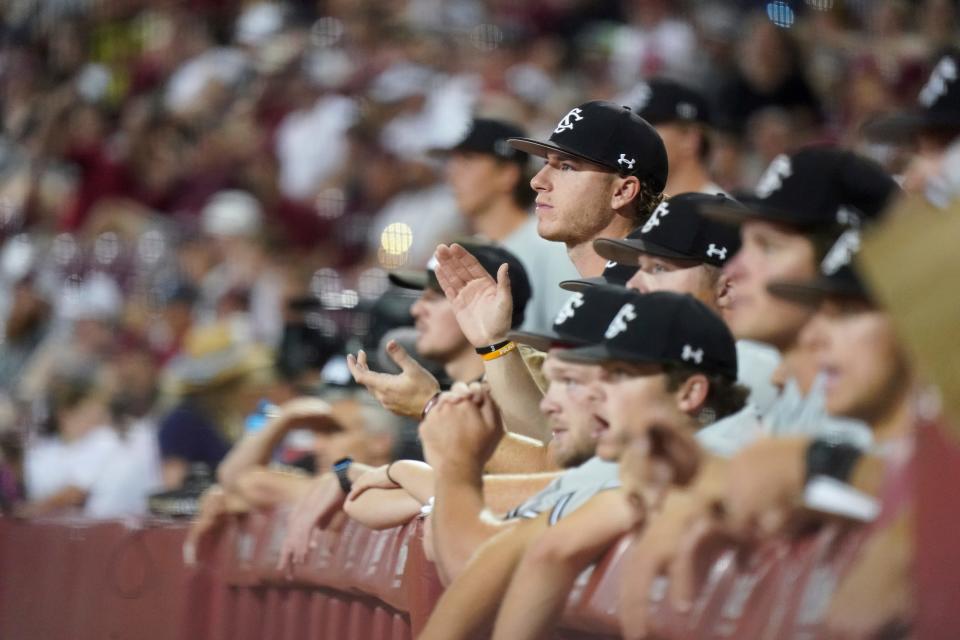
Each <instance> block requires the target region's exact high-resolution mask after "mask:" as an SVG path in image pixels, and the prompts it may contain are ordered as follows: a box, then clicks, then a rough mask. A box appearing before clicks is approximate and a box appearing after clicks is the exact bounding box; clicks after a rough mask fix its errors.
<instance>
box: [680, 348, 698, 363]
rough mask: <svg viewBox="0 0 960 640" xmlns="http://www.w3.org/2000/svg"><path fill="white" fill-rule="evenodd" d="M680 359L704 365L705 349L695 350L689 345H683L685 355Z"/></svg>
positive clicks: (681, 355)
mask: <svg viewBox="0 0 960 640" xmlns="http://www.w3.org/2000/svg"><path fill="white" fill-rule="evenodd" d="M680 357H681V358H682V359H683V360H686V361H687V362H696V363H697V364H703V349H694V348H693V347H691V346H690V345H689V344H685V345H683V353H682V354H680Z"/></svg>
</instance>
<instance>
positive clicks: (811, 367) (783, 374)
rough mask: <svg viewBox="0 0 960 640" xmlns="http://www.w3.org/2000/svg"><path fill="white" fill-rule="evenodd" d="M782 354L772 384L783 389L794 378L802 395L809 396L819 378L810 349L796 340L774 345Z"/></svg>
mask: <svg viewBox="0 0 960 640" xmlns="http://www.w3.org/2000/svg"><path fill="white" fill-rule="evenodd" d="M771 346H773V347H775V348H776V349H777V351H779V352H780V365H779V366H778V367H777V369H776V370H775V371H774V373H773V378H772V380H771V382H772V383H773V384H774V386H777V387H780V388H782V387H783V386H784V385H785V384H787V381H788V380H790V378H793V379H794V380H795V381H796V383H797V386H798V387H799V389H800V393H802V394H803V395H807V394H808V393H810V389H811V387H813V381H814V379H815V378H816V377H817V365H816V361H815V359H814V358H813V353H812V352H811V351H810V349H804V348H802V347H801V346H800V345H799V344H798V343H797V342H796V341H795V340H794V341H791V342H785V343H783V344H772V345H771Z"/></svg>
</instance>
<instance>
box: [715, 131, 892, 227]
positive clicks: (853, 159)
mask: <svg viewBox="0 0 960 640" xmlns="http://www.w3.org/2000/svg"><path fill="white" fill-rule="evenodd" d="M899 192H900V187H899V186H897V183H896V182H895V181H894V180H893V178H891V177H890V175H889V174H888V173H887V172H886V171H884V170H883V168H881V167H880V165H879V164H877V163H876V162H874V161H873V160H870V159H868V158H864V157H863V156H860V155H857V154H856V153H853V152H852V151H847V150H845V149H839V148H837V147H834V146H830V145H820V146H811V147H806V148H805V149H801V150H800V151H797V152H796V153H794V154H791V155H785V154H783V155H779V156H777V157H776V158H774V159H773V161H772V162H771V163H770V166H769V167H767V170H766V171H765V172H764V174H763V176H761V178H760V181H759V182H758V183H757V187H756V190H755V194H754V196H753V197H742V198H740V203H737V202H734V201H730V202H726V203H722V204H719V205H710V206H706V207H704V214H705V215H706V216H708V217H710V218H713V219H716V220H720V221H722V222H728V223H740V222H742V221H743V220H744V219H747V218H760V219H764V220H769V221H771V222H778V223H781V224H786V225H789V226H791V227H795V228H797V229H800V230H802V231H812V230H815V229H827V230H829V229H835V228H843V227H849V226H856V225H857V224H859V223H860V222H861V221H866V220H871V219H875V218H877V217H879V216H880V215H881V214H882V213H883V211H884V209H885V208H886V206H887V204H888V203H889V202H890V201H891V200H892V199H893V197H894V196H895V195H896V194H898V193H899Z"/></svg>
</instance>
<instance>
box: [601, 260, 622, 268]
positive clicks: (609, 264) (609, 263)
mask: <svg viewBox="0 0 960 640" xmlns="http://www.w3.org/2000/svg"><path fill="white" fill-rule="evenodd" d="M618 264H619V263H618V262H614V261H613V260H607V264H605V265H603V268H604V269H613V268H614V267H615V266H617V265H618Z"/></svg>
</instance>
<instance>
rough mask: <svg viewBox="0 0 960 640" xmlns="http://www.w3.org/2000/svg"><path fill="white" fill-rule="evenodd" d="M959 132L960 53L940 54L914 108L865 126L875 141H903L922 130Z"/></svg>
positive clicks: (955, 50)
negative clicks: (955, 130) (957, 130)
mask: <svg viewBox="0 0 960 640" xmlns="http://www.w3.org/2000/svg"><path fill="white" fill-rule="evenodd" d="M939 129H948V130H949V129H960V51H958V50H957V49H955V48H951V49H948V50H946V51H945V52H943V53H942V54H941V56H940V57H939V59H938V60H937V63H936V64H935V65H934V66H933V70H932V71H931V72H930V77H929V78H928V79H927V83H926V84H925V85H924V86H923V88H922V89H921V90H920V93H919V94H918V95H917V104H916V106H915V107H913V108H912V109H908V110H906V111H901V112H899V113H894V114H891V115H885V116H879V117H877V118H874V119H872V120H870V121H868V122H867V123H865V124H864V125H863V133H864V134H865V135H866V136H867V137H869V138H872V139H874V140H880V141H886V142H903V141H906V140H909V139H910V138H911V137H912V136H914V135H916V134H917V133H919V132H921V131H936V130H939Z"/></svg>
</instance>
